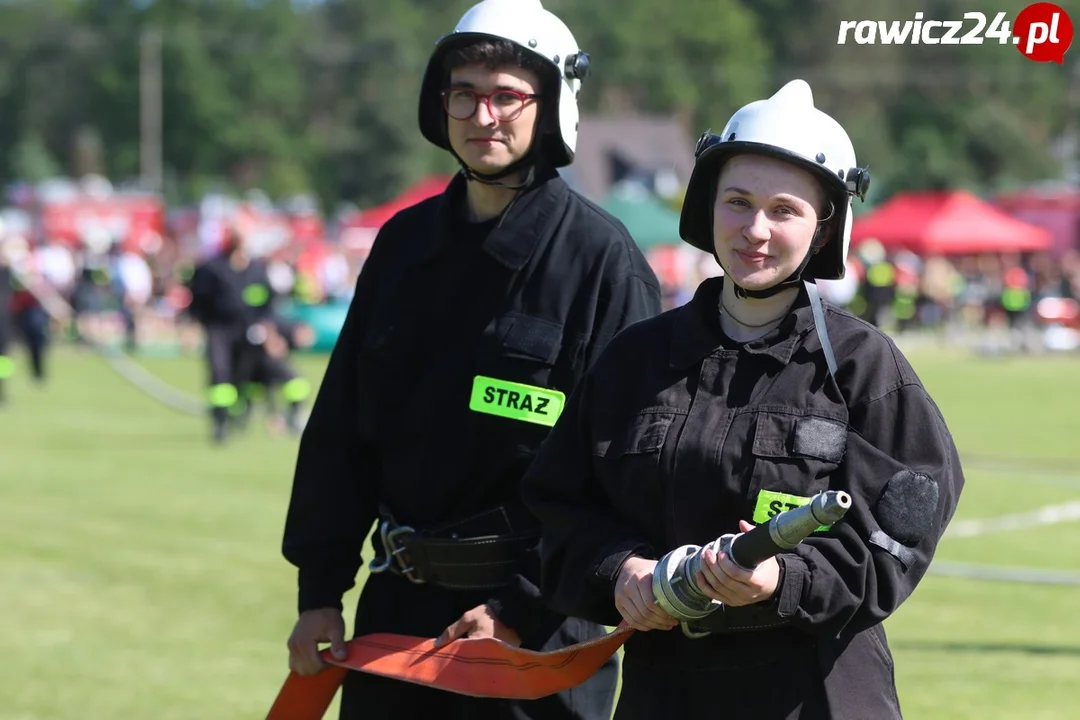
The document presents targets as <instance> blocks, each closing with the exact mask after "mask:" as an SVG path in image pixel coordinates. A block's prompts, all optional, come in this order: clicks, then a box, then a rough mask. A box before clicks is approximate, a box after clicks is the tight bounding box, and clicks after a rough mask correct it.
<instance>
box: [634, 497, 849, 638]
mask: <svg viewBox="0 0 1080 720" xmlns="http://www.w3.org/2000/svg"><path fill="white" fill-rule="evenodd" d="M850 507H851V496H850V495H848V494H847V493H846V492H844V491H843V490H826V491H825V492H823V493H819V494H818V495H815V496H814V497H813V498H811V500H810V502H809V503H807V504H806V505H802V506H800V507H795V508H792V509H790V510H786V511H784V512H782V513H779V514H777V515H775V516H773V518H772V519H771V520H769V522H768V523H766V524H765V525H758V526H757V527H755V528H754V529H753V530H751V531H750V532H746V533H737V534H727V535H722V536H721V537H719V538H717V539H716V540H714V541H713V542H711V543H709V544H708V545H705V546H704V547H699V546H697V545H683V546H682V547H679V548H676V549H674V550H672V551H671V552H669V553H668V554H667V555H664V557H662V558H660V561H659V562H658V563H657V564H656V569H655V570H653V595H654V596H655V597H656V604H657V605H659V606H660V607H661V608H662V609H663V610H664V611H665V612H667V613H668V614H669V615H671V616H672V617H674V618H676V619H678V620H681V621H682V622H683V631H684V632H687V627H686V622H687V621H690V620H699V619H701V618H703V617H705V616H707V615H709V614H711V613H713V612H715V611H716V610H718V609H719V608H720V607H721V605H722V603H720V602H718V601H716V600H713V599H712V598H710V597H708V596H707V595H705V593H703V592H702V591H701V590H700V589H699V588H698V586H697V581H696V578H697V574H698V572H699V571H700V570H701V564H702V551H703V550H705V548H712V550H713V552H715V553H717V554H719V553H720V552H722V551H724V550H726V551H727V553H728V556H729V557H730V558H731V559H732V560H733V561H734V562H735V563H736V564H737V565H739V566H741V567H744V568H746V569H747V570H753V569H754V568H755V567H757V566H758V565H759V564H760V563H761V562H762V561H764V560H767V559H768V558H770V557H773V556H774V555H776V554H778V553H780V552H783V551H784V550H790V549H791V548H793V547H795V546H796V545H798V544H799V543H801V542H802V541H803V540H805V539H806V538H807V537H809V536H810V534H811V533H813V532H814V531H815V530H817V529H819V528H822V527H826V526H829V525H832V524H833V523H835V522H837V521H839V520H840V519H841V518H843V517H844V515H845V514H847V511H848V509H849V508H850Z"/></svg>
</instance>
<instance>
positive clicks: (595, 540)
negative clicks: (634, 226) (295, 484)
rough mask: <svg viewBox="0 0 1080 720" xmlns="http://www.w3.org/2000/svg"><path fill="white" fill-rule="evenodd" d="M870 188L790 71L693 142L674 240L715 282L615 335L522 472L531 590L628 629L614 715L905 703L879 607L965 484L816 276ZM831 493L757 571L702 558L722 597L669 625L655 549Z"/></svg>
mask: <svg viewBox="0 0 1080 720" xmlns="http://www.w3.org/2000/svg"><path fill="white" fill-rule="evenodd" d="M868 183H869V176H868V174H867V172H866V170H865V169H864V168H860V167H859V166H858V165H857V164H856V160H855V152H854V148H853V147H852V144H851V141H850V139H849V138H848V135H847V133H846V132H845V130H844V129H843V127H841V126H840V125H839V124H838V123H837V122H836V121H835V120H834V119H832V118H831V117H829V116H828V115H826V114H825V113H823V112H821V111H819V110H817V109H816V108H815V107H814V105H813V96H812V94H811V91H810V87H809V86H808V85H807V84H806V83H805V82H802V81H800V80H796V81H793V82H791V83H789V84H787V85H785V86H784V87H783V88H782V89H781V90H780V91H779V92H777V93H776V94H775V95H773V96H772V97H771V98H768V99H766V100H761V101H757V102H753V103H751V104H749V105H747V106H745V107H743V108H742V109H740V110H739V111H738V112H737V113H735V115H734V116H732V118H731V120H730V121H729V122H728V124H727V126H726V127H725V128H724V130H723V132H722V133H721V134H720V135H712V134H709V133H706V134H705V135H704V136H703V137H702V139H701V141H700V142H699V144H698V149H697V160H696V165H695V169H694V173H693V176H692V178H691V180H690V184H689V187H688V190H687V195H686V201H685V205H684V208H683V214H682V222H681V234H682V237H683V239H684V240H686V241H687V242H689V243H690V244H691V245H693V246H695V247H698V248H700V249H702V250H704V251H706V252H709V253H712V254H713V255H715V257H716V259H717V261H718V262H719V264H720V266H721V267H722V268H723V270H724V275H723V277H718V278H713V279H709V280H706V281H705V282H704V283H702V284H701V285H700V287H699V288H698V290H697V292H696V294H695V296H694V298H693V300H692V301H691V302H689V303H688V304H687V305H685V306H683V307H680V308H677V309H675V310H671V311H669V312H666V313H664V314H662V315H660V316H657V317H655V318H651V319H647V320H644V321H641V322H639V323H637V324H635V325H633V326H631V327H630V328H628V329H627V330H625V331H623V332H622V333H621V334H620V335H619V336H617V337H616V338H615V340H614V341H613V342H612V343H611V344H610V345H609V346H608V347H607V348H606V349H605V351H604V353H603V354H602V355H601V357H600V358H599V359H598V361H597V363H596V365H595V366H594V367H593V368H592V369H591V370H590V372H589V373H588V374H587V375H586V377H585V379H584V380H583V381H582V383H581V384H580V385H579V386H578V388H577V389H576V390H575V392H574V394H573V395H572V396H571V398H570V399H569V401H568V403H567V407H566V409H565V410H564V412H563V414H562V416H561V417H560V419H559V421H558V423H557V424H556V426H555V428H554V429H553V431H552V434H551V435H550V436H549V438H548V441H547V442H546V443H545V445H544V447H543V449H542V450H541V452H540V454H539V456H538V458H537V460H536V462H535V463H534V464H533V466H532V467H531V469H530V471H529V473H528V474H527V475H526V478H525V482H524V493H525V500H526V503H527V505H528V506H529V508H530V509H531V510H532V512H533V513H534V514H535V515H537V516H538V517H539V519H540V520H541V522H542V525H543V540H542V543H541V548H542V568H543V593H544V596H545V598H546V599H547V600H548V602H549V603H550V604H551V606H552V607H553V608H555V609H557V610H558V611H559V612H564V613H567V614H569V615H574V616H578V617H582V618H587V619H590V620H594V621H596V622H600V623H605V624H609V625H613V624H616V623H619V622H622V621H625V622H627V623H628V624H629V625H630V626H631V627H633V628H634V629H635V630H637V631H638V632H636V633H635V634H634V636H633V637H631V638H630V639H629V640H628V641H627V644H626V655H625V661H624V669H623V684H622V693H621V697H620V700H619V705H618V708H617V711H616V719H617V720H630V719H633V718H650V719H651V718H658V717H709V718H750V717H752V718H770V719H772V718H789V717H790V718H795V717H798V718H859V719H865V718H875V719H880V718H899V717H900V708H899V702H898V700H897V694H896V688H895V684H894V681H893V660H892V657H891V654H890V652H889V649H888V645H887V642H886V639H885V633H884V631H883V629H882V621H883V620H885V619H886V618H887V617H889V615H890V614H892V613H893V612H894V611H895V610H896V609H897V607H899V605H900V604H901V603H902V602H903V601H904V600H905V599H906V598H907V597H908V596H909V595H910V594H911V592H912V591H913V590H914V589H915V587H916V585H917V584H918V582H919V580H920V579H921V578H922V576H923V574H924V573H925V572H926V568H927V565H928V564H929V562H930V560H931V558H932V556H933V554H934V550H935V547H936V545H937V543H938V540H939V538H940V537H941V535H942V533H943V532H944V530H945V527H946V525H947V524H948V522H949V520H950V519H951V518H952V516H953V513H954V511H955V509H956V504H957V501H958V499H959V496H960V492H961V489H962V487H963V484H964V479H963V474H962V471H961V468H960V461H959V458H958V456H957V452H956V448H955V446H954V443H953V440H952V437H951V435H950V433H949V430H948V428H947V427H946V424H945V421H944V419H943V418H942V416H941V414H940V412H939V411H938V409H937V407H936V406H935V404H934V402H933V400H932V399H931V398H930V396H929V395H928V394H927V392H926V390H925V389H924V388H923V386H922V384H921V382H920V381H919V378H918V377H917V376H916V374H915V372H914V371H913V370H912V368H911V366H910V365H909V364H908V362H907V360H906V359H905V358H904V356H903V354H901V352H900V351H899V350H898V349H897V348H896V346H895V345H894V344H893V342H892V341H891V340H890V339H889V338H888V337H887V336H886V335H884V334H882V333H881V332H879V331H878V330H876V329H875V328H874V327H872V326H871V325H869V324H867V323H865V322H863V321H861V320H859V319H857V318H855V317H854V316H852V315H851V314H850V313H847V312H844V311H843V310H839V309H836V308H832V307H828V306H825V305H823V303H822V302H821V299H820V297H819V296H818V295H817V292H816V286H815V285H814V284H813V281H814V280H815V279H818V278H820V279H833V278H838V277H841V276H842V275H843V273H844V261H845V257H846V255H847V250H848V244H849V239H850V231H851V210H850V205H851V201H852V198H853V197H854V196H859V197H860V198H861V197H862V196H863V195H864V194H865V192H866V189H867V186H868ZM828 489H834V490H843V491H846V492H847V493H848V494H850V496H851V498H852V506H851V508H850V510H849V511H848V513H847V515H846V517H845V518H844V519H843V520H841V521H840V522H838V523H836V524H834V525H833V526H832V527H831V528H828V529H820V530H819V531H818V532H815V533H814V534H813V535H811V536H810V537H809V538H808V539H806V540H805V541H804V542H803V543H802V544H800V545H799V546H797V547H796V548H794V549H793V550H791V551H789V552H784V553H781V554H780V555H778V556H776V557H775V558H772V559H769V560H766V561H765V562H763V563H761V564H760V565H758V566H757V567H756V568H754V569H753V570H746V569H743V568H740V567H739V566H737V565H735V564H734V563H733V562H732V561H731V560H730V559H729V558H728V557H726V555H725V554H724V553H720V555H719V557H718V556H717V555H715V554H713V553H712V552H711V551H709V552H706V553H705V555H704V557H705V562H704V564H703V571H702V573H701V574H700V575H699V576H698V577H697V584H698V586H699V587H700V588H701V589H702V590H703V591H704V592H705V593H706V594H707V595H708V596H709V597H711V598H713V599H714V600H717V601H719V602H720V603H722V608H721V609H720V610H718V611H716V612H714V613H712V614H711V615H710V616H708V617H707V618H705V619H704V620H700V621H697V622H696V623H694V624H692V625H688V626H687V627H686V628H685V629H690V630H694V631H695V632H680V631H679V630H678V629H675V628H677V627H678V625H679V623H678V622H677V620H676V619H675V618H673V617H672V616H670V615H668V614H667V613H666V612H664V611H663V610H662V609H661V608H660V607H659V606H658V605H657V603H656V599H655V596H654V593H653V568H654V567H655V566H656V563H657V560H658V559H659V558H661V557H663V555H664V554H666V553H667V552H670V551H671V550H673V549H675V548H677V547H680V546H682V545H687V544H694V545H705V544H706V543H708V542H710V541H712V540H714V539H716V538H717V537H719V536H721V535H723V534H726V533H738V532H740V531H742V532H745V531H746V530H748V529H749V528H750V527H751V526H752V525H754V524H760V523H763V522H767V521H768V520H769V519H770V518H771V517H772V516H774V515H775V514H776V513H777V512H780V511H783V510H785V509H788V508H790V507H794V506H798V505H800V504H804V503H806V502H808V501H809V499H810V498H811V497H813V496H814V495H816V494H818V493H820V492H822V491H824V490H828ZM690 635H695V636H700V637H690ZM698 713H701V714H698Z"/></svg>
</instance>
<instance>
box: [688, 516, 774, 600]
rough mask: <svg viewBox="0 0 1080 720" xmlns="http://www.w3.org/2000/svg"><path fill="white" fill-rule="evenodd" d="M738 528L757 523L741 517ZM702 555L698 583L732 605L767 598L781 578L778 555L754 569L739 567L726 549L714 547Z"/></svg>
mask: <svg viewBox="0 0 1080 720" xmlns="http://www.w3.org/2000/svg"><path fill="white" fill-rule="evenodd" d="M739 529H740V530H741V531H742V532H749V531H750V530H753V529H754V526H753V525H751V524H750V523H748V522H746V521H745V520H740V521H739ZM701 559H702V563H701V572H699V573H698V576H697V578H696V580H697V585H698V588H700V589H701V591H702V592H703V593H705V594H706V595H708V596H709V597H711V598H712V599H713V600H719V601H720V602H722V603H724V604H725V605H727V606H729V607H741V606H743V605H752V604H754V603H759V602H762V601H764V600H768V599H769V598H771V597H772V596H773V594H775V593H776V585H777V583H778V582H779V581H780V564H779V563H778V562H777V561H776V558H775V557H771V558H769V559H768V560H766V561H764V562H763V563H761V564H760V565H758V566H757V567H756V568H754V569H753V570H745V569H743V568H741V567H739V566H738V565H736V564H735V563H734V562H732V560H731V558H730V557H728V555H727V553H725V552H721V553H720V555H719V556H717V555H716V553H714V552H713V551H712V550H705V551H703V552H702V555H701Z"/></svg>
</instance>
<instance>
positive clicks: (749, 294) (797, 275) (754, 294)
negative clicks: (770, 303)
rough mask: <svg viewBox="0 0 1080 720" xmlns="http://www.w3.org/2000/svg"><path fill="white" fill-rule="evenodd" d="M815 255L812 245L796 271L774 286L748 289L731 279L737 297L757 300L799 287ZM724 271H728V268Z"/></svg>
mask: <svg viewBox="0 0 1080 720" xmlns="http://www.w3.org/2000/svg"><path fill="white" fill-rule="evenodd" d="M813 256H814V246H813V245H811V247H810V251H809V252H807V253H806V257H804V258H803V261H802V262H801V263H799V267H797V268H795V271H794V272H793V273H791V274H790V275H788V276H787V278H786V279H785V280H783V281H782V282H779V283H777V284H776V285H773V286H772V287H768V288H765V289H764V290H747V289H746V288H744V287H743V286H741V285H738V284H736V283H735V281H734V280H732V281H731V286H732V287H733V288H734V289H735V297H737V298H754V299H757V300H763V299H765V298H771V297H773V296H774V295H779V294H780V293H782V292H784V291H785V290H789V289H791V288H793V287H798V286H799V285H800V284H801V283H802V274H803V272H804V271H805V270H806V266H807V265H809V264H810V258H812V257H813ZM724 272H727V271H726V270H725V271H724Z"/></svg>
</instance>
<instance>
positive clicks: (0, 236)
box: [0, 220, 15, 406]
mask: <svg viewBox="0 0 1080 720" xmlns="http://www.w3.org/2000/svg"><path fill="white" fill-rule="evenodd" d="M14 293H15V277H14V275H13V274H12V272H11V257H10V254H9V251H8V245H7V240H6V238H5V237H4V225H3V220H0V406H2V405H3V404H4V403H5V401H6V399H7V395H6V392H7V382H8V380H9V379H10V378H11V376H12V375H14V374H15V361H14V360H12V359H11V356H10V355H8V349H9V348H10V347H11V340H12V337H11V336H12V333H13V331H14V323H13V322H12V318H11V309H12V307H11V305H12V303H11V299H12V295H14Z"/></svg>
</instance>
